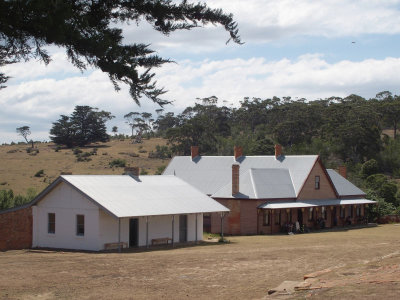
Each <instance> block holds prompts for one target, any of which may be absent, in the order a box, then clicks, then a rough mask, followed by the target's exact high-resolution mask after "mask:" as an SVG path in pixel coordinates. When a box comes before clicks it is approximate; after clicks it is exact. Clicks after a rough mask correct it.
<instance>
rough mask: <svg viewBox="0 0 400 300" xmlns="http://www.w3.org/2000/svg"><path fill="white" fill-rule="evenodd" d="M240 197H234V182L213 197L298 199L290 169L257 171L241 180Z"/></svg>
mask: <svg viewBox="0 0 400 300" xmlns="http://www.w3.org/2000/svg"><path fill="white" fill-rule="evenodd" d="M239 192H240V194H239V195H235V196H232V180H230V181H229V183H228V184H227V185H225V186H224V187H223V188H221V189H220V190H218V191H217V192H216V193H214V194H213V195H212V197H214V198H249V199H281V198H296V193H295V191H294V187H293V182H292V178H291V177H290V173H289V170H288V169H255V168H251V169H249V170H247V171H246V172H244V174H243V175H241V176H240V179H239Z"/></svg>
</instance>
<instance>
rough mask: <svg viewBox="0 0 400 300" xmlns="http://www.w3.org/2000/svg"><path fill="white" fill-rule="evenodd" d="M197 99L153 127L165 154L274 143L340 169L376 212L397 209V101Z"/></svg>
mask: <svg viewBox="0 0 400 300" xmlns="http://www.w3.org/2000/svg"><path fill="white" fill-rule="evenodd" d="M198 100H199V101H198V103H197V104H195V105H194V106H190V107H187V108H186V109H185V110H184V111H183V112H182V113H180V114H178V115H175V114H174V113H171V112H169V113H168V112H167V113H163V114H161V115H160V116H159V117H158V119H157V120H156V121H155V123H154V128H155V129H156V134H157V135H158V136H162V137H165V138H167V139H168V143H169V146H170V149H171V151H172V153H176V154H184V155H189V154H190V146H191V145H197V146H199V147H200V153H201V154H203V155H232V154H233V146H234V145H239V146H242V147H243V152H244V154H245V155H267V154H273V151H274V144H275V143H279V144H281V145H283V147H284V153H285V154H319V155H320V156H321V158H322V160H323V162H324V164H325V166H326V167H328V168H337V167H338V166H339V165H343V164H345V165H346V166H347V168H348V170H349V175H350V180H352V181H353V182H354V183H355V184H357V185H359V186H360V187H362V188H363V189H364V190H366V191H367V192H368V197H369V198H371V199H375V200H379V201H381V202H382V204H381V205H380V206H379V207H380V208H379V209H381V210H382V213H392V212H394V211H395V210H396V208H397V210H399V209H398V207H399V205H400V195H399V193H398V184H397V182H396V179H397V178H399V177H400V139H399V138H397V125H398V122H399V120H400V96H397V95H392V94H391V93H390V92H387V91H385V92H381V93H379V94H377V95H376V97H375V98H372V99H364V98H362V97H360V96H357V95H350V96H348V97H346V98H338V97H332V98H328V99H320V100H316V101H307V100H306V99H291V98H290V97H285V98H283V99H280V98H277V97H273V98H267V99H261V98H252V99H250V98H245V99H243V101H241V103H240V107H238V108H234V107H229V106H226V105H224V102H223V103H222V105H220V104H219V103H218V98H217V97H209V98H204V99H198Z"/></svg>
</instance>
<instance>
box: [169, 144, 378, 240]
mask: <svg viewBox="0 0 400 300" xmlns="http://www.w3.org/2000/svg"><path fill="white" fill-rule="evenodd" d="M191 150H192V155H191V156H176V157H174V158H173V159H172V161H171V162H170V164H169V165H168V166H167V168H166V169H165V171H164V175H175V176H177V177H179V178H181V179H183V180H185V181H186V182H188V183H190V184H191V185H193V186H194V187H196V188H198V189H199V190H200V191H202V192H203V193H205V194H207V195H209V196H210V197H212V198H213V199H215V200H217V201H218V202H219V203H221V204H222V205H224V206H226V207H227V208H229V209H230V213H229V214H227V215H226V216H225V217H224V218H225V221H224V228H223V230H224V232H225V233H227V234H235V235H237V234H241V235H246V234H273V233H277V232H281V231H286V230H288V231H296V227H297V229H299V228H300V229H306V228H311V229H312V228H322V227H334V226H343V225H345V224H348V225H350V224H357V223H361V222H365V209H366V207H367V206H368V205H370V204H373V203H375V202H374V201H371V200H367V199H365V193H364V192H363V191H362V190H360V189H359V188H357V187H356V186H355V185H353V184H352V183H351V182H350V181H348V180H347V179H346V169H345V168H344V167H342V168H340V169H339V173H340V174H339V173H337V172H336V171H334V170H329V169H328V170H327V169H326V168H325V167H324V166H323V164H322V162H321V159H320V157H319V156H318V155H290V156H289V155H288V156H285V155H284V154H283V153H282V147H281V146H280V145H276V146H275V155H271V156H244V155H243V153H242V149H241V148H240V147H235V149H234V156H200V155H199V149H198V147H192V149H191ZM220 218H221V216H219V215H216V214H212V215H206V216H205V219H204V227H205V228H204V229H205V230H206V231H211V232H213V233H218V232H220V231H221V227H220V226H221V225H220V224H221V223H220Z"/></svg>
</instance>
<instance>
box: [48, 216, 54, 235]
mask: <svg viewBox="0 0 400 300" xmlns="http://www.w3.org/2000/svg"><path fill="white" fill-rule="evenodd" d="M47 232H48V233H56V214H55V213H48V215H47Z"/></svg>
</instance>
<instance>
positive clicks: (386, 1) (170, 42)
mask: <svg viewBox="0 0 400 300" xmlns="http://www.w3.org/2000/svg"><path fill="white" fill-rule="evenodd" d="M192 2H197V1H192ZM204 2H206V3H207V4H208V5H209V6H210V7H213V8H222V9H223V11H224V12H225V13H232V14H233V15H234V20H235V21H237V22H238V24H239V34H240V35H241V37H242V40H243V41H244V42H246V45H249V44H250V45H251V44H260V43H261V44H265V43H271V42H274V43H277V42H279V43H280V42H283V43H286V42H290V39H291V38H293V37H299V36H305V37H327V38H338V37H357V36H360V35H365V34H385V35H394V34H399V33H400V21H399V20H400V0H379V1H378V0H324V1H314V0H279V1H276V0H246V1H243V0H207V1H204ZM123 28H124V35H125V42H129V43H133V42H143V43H145V44H148V43H150V44H151V47H150V48H151V49H157V50H158V51H161V52H163V51H165V50H173V51H174V52H176V53H192V54H199V53H211V52H213V51H216V50H223V51H229V50H230V49H231V48H234V47H237V45H234V44H233V43H230V44H228V45H225V42H226V41H227V40H228V38H229V34H228V33H227V32H226V31H225V30H224V29H223V28H222V26H213V25H207V26H205V28H199V29H193V30H190V31H186V30H181V31H176V32H173V33H171V34H170V35H169V36H164V35H162V34H161V33H159V32H156V31H155V30H153V28H152V27H151V26H150V25H148V24H147V23H146V22H145V21H142V22H141V23H140V26H136V25H135V24H131V25H130V26H123Z"/></svg>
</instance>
